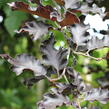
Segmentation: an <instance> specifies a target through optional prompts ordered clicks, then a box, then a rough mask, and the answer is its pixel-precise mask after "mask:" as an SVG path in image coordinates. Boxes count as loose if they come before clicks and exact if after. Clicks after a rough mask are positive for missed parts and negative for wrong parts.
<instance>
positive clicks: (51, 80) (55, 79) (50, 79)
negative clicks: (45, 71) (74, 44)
mask: <svg viewBox="0 0 109 109" xmlns="http://www.w3.org/2000/svg"><path fill="white" fill-rule="evenodd" d="M65 71H66V68H64V70H63V72H62V74H61V75H60V76H59V77H58V78H53V79H52V78H50V77H48V76H46V75H45V77H46V78H47V79H48V80H49V81H50V82H55V81H58V80H60V79H61V78H62V77H63V76H64V75H65Z"/></svg>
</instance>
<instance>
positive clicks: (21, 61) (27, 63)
mask: <svg viewBox="0 0 109 109" xmlns="http://www.w3.org/2000/svg"><path fill="white" fill-rule="evenodd" d="M0 56H1V57H2V58H4V59H6V60H7V61H8V62H9V63H10V64H12V65H13V66H12V70H13V71H14V72H16V75H20V74H21V73H22V72H23V70H25V69H29V70H31V71H33V73H34V75H35V76H41V75H45V74H46V70H45V69H44V67H43V66H42V65H41V63H40V61H39V60H36V59H35V58H34V57H33V56H30V55H28V54H21V55H17V56H16V58H12V57H10V56H9V55H7V54H0Z"/></svg>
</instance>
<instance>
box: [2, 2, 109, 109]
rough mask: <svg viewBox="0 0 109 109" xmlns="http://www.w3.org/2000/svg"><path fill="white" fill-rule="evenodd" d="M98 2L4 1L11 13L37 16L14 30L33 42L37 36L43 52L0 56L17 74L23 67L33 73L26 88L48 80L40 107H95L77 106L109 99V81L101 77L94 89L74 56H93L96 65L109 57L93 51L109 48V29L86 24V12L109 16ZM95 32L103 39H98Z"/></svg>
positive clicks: (39, 103)
mask: <svg viewBox="0 0 109 109" xmlns="http://www.w3.org/2000/svg"><path fill="white" fill-rule="evenodd" d="M101 2H103V0H102V1H98V0H48V2H45V0H28V1H27V2H22V1H16V2H10V3H7V4H8V6H9V7H10V8H11V9H12V10H13V11H22V12H25V13H29V14H32V15H37V17H36V18H35V19H34V21H33V20H32V21H27V22H26V21H25V23H24V24H22V25H21V28H20V29H19V30H15V31H14V32H16V34H22V33H26V34H28V35H29V36H30V38H31V39H32V40H33V41H36V40H39V39H40V44H39V47H40V55H41V56H40V57H39V58H37V59H36V58H35V56H32V55H30V54H31V53H30V54H27V53H22V54H18V55H17V56H16V57H14V58H13V57H11V56H10V55H9V54H0V57H2V58H3V59H5V60H6V61H7V62H9V63H10V64H11V65H12V66H11V70H12V71H13V72H15V73H16V75H17V76H18V75H20V74H22V73H23V71H24V70H31V71H32V72H33V74H34V76H33V77H32V78H28V79H25V80H24V84H25V85H26V86H28V87H30V88H31V87H32V86H33V85H34V84H36V83H37V82H39V81H40V80H43V79H45V80H47V81H48V82H50V83H51V85H50V90H49V91H48V92H46V93H45V94H44V95H42V96H43V99H42V100H41V101H39V102H38V103H37V108H38V109H56V108H57V107H61V106H63V105H66V106H72V107H74V108H75V109H98V108H96V107H95V106H94V105H93V106H92V107H90V106H89V105H86V106H82V105H81V104H82V103H83V102H84V101H89V102H94V101H98V102H100V103H101V104H106V103H107V102H108V101H109V90H108V86H109V83H108V82H109V81H108V79H107V80H106V79H105V78H106V77H105V76H104V77H102V78H100V79H98V80H97V81H98V83H99V87H93V85H92V84H90V83H88V82H87V81H86V80H84V78H83V77H82V76H81V73H80V72H78V71H77V69H76V68H75V66H78V63H77V62H78V56H84V57H85V58H87V59H89V60H90V59H91V60H95V61H96V64H97V63H99V61H103V60H107V61H109V53H106V54H105V55H104V56H103V57H94V56H93V55H92V52H94V51H96V50H98V49H103V48H108V47H109V30H108V29H107V30H101V31H99V32H98V31H97V30H96V29H95V28H91V25H90V24H87V25H86V24H85V23H84V21H85V19H86V17H87V15H92V16H93V15H96V14H98V15H99V16H100V17H101V18H102V20H103V21H105V20H107V19H108V9H107V8H106V7H105V9H104V10H103V7H102V6H99V4H100V3H101ZM93 20H94V19H93ZM16 22H17V21H16ZM107 26H109V25H108V24H107ZM90 29H92V30H93V31H94V34H93V35H92V34H91V33H90V32H89V31H88V30H90ZM55 31H58V32H59V33H60V34H61V35H58V38H60V39H61V41H60V42H59V41H58V40H57V39H56V37H55ZM12 34H15V33H12ZM97 34H99V35H102V36H103V37H102V38H99V35H97ZM57 43H59V44H57ZM61 43H62V44H61ZM89 69H90V72H91V68H89ZM96 71H97V70H96ZM85 75H87V74H85ZM21 87H22V86H21ZM31 90H32V89H31Z"/></svg>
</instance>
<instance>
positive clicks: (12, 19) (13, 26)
mask: <svg viewBox="0 0 109 109" xmlns="http://www.w3.org/2000/svg"><path fill="white" fill-rule="evenodd" d="M27 18H28V16H27V14H26V13H24V12H17V11H16V12H11V13H10V14H9V15H8V17H6V19H5V22H4V25H5V27H6V29H7V31H8V32H9V34H10V35H11V36H14V35H15V34H16V33H15V32H14V31H15V30H17V29H19V27H20V26H21V24H22V23H23V22H24V21H25V20H27Z"/></svg>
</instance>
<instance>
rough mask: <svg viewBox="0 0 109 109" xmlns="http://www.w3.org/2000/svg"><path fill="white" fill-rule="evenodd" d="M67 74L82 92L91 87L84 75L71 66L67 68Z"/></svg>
mask: <svg viewBox="0 0 109 109" xmlns="http://www.w3.org/2000/svg"><path fill="white" fill-rule="evenodd" d="M67 76H70V79H71V81H72V84H73V85H75V86H77V89H78V91H80V92H81V91H86V90H88V88H89V87H88V86H87V85H86V84H85V83H84V81H83V79H82V77H81V76H80V75H79V73H78V72H76V71H75V70H73V69H72V68H71V67H68V68H67Z"/></svg>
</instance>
